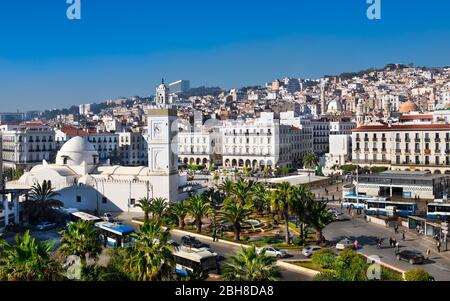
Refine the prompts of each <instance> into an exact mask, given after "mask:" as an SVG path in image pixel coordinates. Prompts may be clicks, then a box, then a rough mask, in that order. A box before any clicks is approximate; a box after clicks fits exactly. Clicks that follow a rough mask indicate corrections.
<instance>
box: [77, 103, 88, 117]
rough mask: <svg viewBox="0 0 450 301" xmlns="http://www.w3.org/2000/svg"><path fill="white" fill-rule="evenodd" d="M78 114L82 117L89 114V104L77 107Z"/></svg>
mask: <svg viewBox="0 0 450 301" xmlns="http://www.w3.org/2000/svg"><path fill="white" fill-rule="evenodd" d="M78 109H79V113H80V115H82V116H87V115H89V114H90V113H91V105H90V104H82V105H79V106H78Z"/></svg>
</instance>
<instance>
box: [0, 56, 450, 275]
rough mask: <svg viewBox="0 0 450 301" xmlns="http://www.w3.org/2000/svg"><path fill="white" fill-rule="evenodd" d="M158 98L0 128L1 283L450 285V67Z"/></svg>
mask: <svg viewBox="0 0 450 301" xmlns="http://www.w3.org/2000/svg"><path fill="white" fill-rule="evenodd" d="M149 94H151V95H150V96H132V97H119V98H117V99H109V100H105V101H99V102H97V103H94V102H91V103H89V101H87V102H86V103H84V104H81V105H74V106H72V107H70V108H66V109H48V110H42V111H28V112H14V113H13V112H1V113H0V134H1V136H0V170H1V175H2V176H1V183H0V184H1V185H0V195H1V202H0V233H1V234H0V235H1V237H0V240H1V242H0V280H64V279H71V280H72V279H78V280H83V281H98V280H100V281H109V280H131V281H169V280H231V281H235V280H242V281H272V280H287V281H323V280H331V281H368V280H384V281H404V280H407V281H430V280H436V281H448V280H450V252H448V248H447V238H448V221H449V220H450V203H449V202H448V193H449V180H450V67H439V68H438V67H433V68H431V67H416V66H414V65H412V64H410V65H403V64H388V65H386V66H385V67H384V68H381V69H375V68H371V69H368V70H363V71H359V72H347V73H342V74H340V75H329V76H328V75H327V76H323V77H322V78H319V79H302V78H290V77H286V78H284V79H275V80H273V81H270V82H267V83H265V84H264V85H262V86H247V87H241V88H233V89H223V88H220V87H204V86H203V87H191V83H190V80H178V81H174V82H171V83H166V81H165V80H164V79H162V81H161V83H154V87H153V88H152V87H151V86H150V87H149ZM16 236H17V238H16ZM35 242H36V243H35ZM20 248H29V249H30V250H31V249H32V248H40V250H42V248H43V249H45V250H46V252H45V254H38V255H33V256H34V257H32V256H31V255H30V257H29V258H26V259H24V260H19V256H20ZM126 251H127V252H126ZM31 253H33V252H30V254H31ZM38 253H39V252H38ZM74 256H75V257H74ZM150 257H152V258H153V260H150V259H149V258H150ZM77 260H78V261H77ZM251 260H253V261H254V262H255V264H257V265H258V266H257V267H256V268H255V267H253V266H249V265H248V261H251ZM342 262H345V264H342ZM30 267H33V268H30ZM77 267H78V269H77ZM369 270H370V271H375V272H374V273H369Z"/></svg>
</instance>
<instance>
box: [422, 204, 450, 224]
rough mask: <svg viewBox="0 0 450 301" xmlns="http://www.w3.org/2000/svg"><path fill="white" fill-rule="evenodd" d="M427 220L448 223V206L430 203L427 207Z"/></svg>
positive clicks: (449, 215) (449, 218) (449, 205)
mask: <svg viewBox="0 0 450 301" xmlns="http://www.w3.org/2000/svg"><path fill="white" fill-rule="evenodd" d="M427 218H428V219H431V220H443V221H444V220H447V221H450V204H448V203H431V204H428V206H427Z"/></svg>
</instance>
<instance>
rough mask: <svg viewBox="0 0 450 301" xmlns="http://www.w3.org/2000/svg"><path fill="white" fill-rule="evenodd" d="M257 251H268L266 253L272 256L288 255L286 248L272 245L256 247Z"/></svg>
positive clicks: (281, 256)
mask: <svg viewBox="0 0 450 301" xmlns="http://www.w3.org/2000/svg"><path fill="white" fill-rule="evenodd" d="M256 251H257V252H258V254H260V253H261V252H263V251H266V255H267V256H270V257H277V258H284V257H287V256H288V253H287V251H286V250H281V249H278V248H275V247H272V246H268V247H262V248H258V249H256Z"/></svg>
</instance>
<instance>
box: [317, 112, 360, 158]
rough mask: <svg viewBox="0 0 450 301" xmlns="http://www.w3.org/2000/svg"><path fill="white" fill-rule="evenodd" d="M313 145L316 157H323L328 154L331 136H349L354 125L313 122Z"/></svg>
mask: <svg viewBox="0 0 450 301" xmlns="http://www.w3.org/2000/svg"><path fill="white" fill-rule="evenodd" d="M311 125H312V127H313V143H314V152H315V153H316V154H317V155H324V154H326V153H329V152H330V147H329V146H330V136H331V135H351V134H352V130H353V129H354V128H356V123H355V122H352V121H344V120H343V121H329V120H326V119H323V120H313V121H312V122H311Z"/></svg>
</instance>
